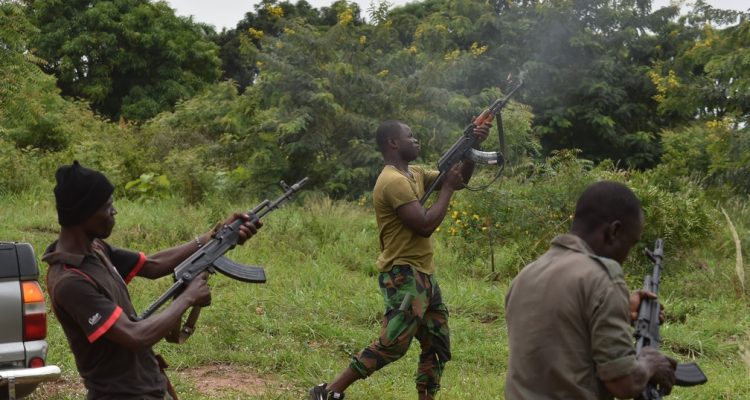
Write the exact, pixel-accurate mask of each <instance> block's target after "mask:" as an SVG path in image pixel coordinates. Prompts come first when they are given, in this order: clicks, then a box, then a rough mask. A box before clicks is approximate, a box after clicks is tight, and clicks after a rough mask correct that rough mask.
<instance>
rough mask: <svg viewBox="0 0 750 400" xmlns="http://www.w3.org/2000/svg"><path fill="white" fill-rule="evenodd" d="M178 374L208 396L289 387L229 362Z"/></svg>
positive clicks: (278, 390)
mask: <svg viewBox="0 0 750 400" xmlns="http://www.w3.org/2000/svg"><path fill="white" fill-rule="evenodd" d="M178 374H180V377H181V378H182V379H184V380H187V381H189V382H191V383H192V384H193V386H195V389H196V390H197V391H198V392H200V393H201V394H203V395H205V396H209V397H214V396H218V395H220V394H222V393H228V392H231V393H241V394H245V395H250V396H260V395H263V394H266V393H269V392H270V393H276V392H280V391H287V390H289V389H290V388H291V387H286V386H285V385H283V384H281V383H280V382H278V381H275V380H273V379H269V378H268V377H264V376H261V375H258V374H256V373H254V372H251V371H247V370H244V369H243V368H241V367H238V366H234V365H230V364H216V365H203V366H200V367H195V368H190V369H185V370H181V371H179V372H178Z"/></svg>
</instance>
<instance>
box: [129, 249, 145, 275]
mask: <svg viewBox="0 0 750 400" xmlns="http://www.w3.org/2000/svg"><path fill="white" fill-rule="evenodd" d="M144 265H146V255H145V254H143V252H141V258H140V259H138V262H137V263H136V264H135V267H133V269H132V270H131V271H130V273H129V274H128V276H126V277H125V283H130V281H132V280H133V278H135V276H136V275H138V272H140V270H141V269H142V268H143V266H144Z"/></svg>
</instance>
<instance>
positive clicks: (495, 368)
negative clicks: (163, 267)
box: [0, 192, 750, 400]
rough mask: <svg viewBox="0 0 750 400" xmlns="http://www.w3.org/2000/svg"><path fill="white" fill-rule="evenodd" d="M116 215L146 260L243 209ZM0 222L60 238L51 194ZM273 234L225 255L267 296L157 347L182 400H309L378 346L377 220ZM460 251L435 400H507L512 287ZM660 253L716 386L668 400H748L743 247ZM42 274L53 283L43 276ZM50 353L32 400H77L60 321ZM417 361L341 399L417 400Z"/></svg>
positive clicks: (674, 326) (236, 303)
mask: <svg viewBox="0 0 750 400" xmlns="http://www.w3.org/2000/svg"><path fill="white" fill-rule="evenodd" d="M115 204H116V206H117V208H118V211H119V214H118V225H117V226H116V227H115V232H114V234H113V236H112V237H111V238H110V239H109V242H110V243H112V244H114V245H117V246H121V247H126V248H130V249H135V250H141V251H144V252H146V253H151V252H155V251H157V250H159V249H162V248H165V247H169V246H172V245H174V244H177V243H181V242H185V241H188V240H191V239H192V238H193V237H194V236H195V235H196V234H198V233H201V232H204V231H206V230H208V229H209V227H210V226H212V225H213V223H214V222H216V221H218V220H220V219H222V218H223V217H224V216H225V215H226V214H228V213H229V212H230V211H234V210H240V209H244V208H249V207H248V206H249V205H247V204H244V205H238V204H234V205H227V204H222V203H219V202H217V201H209V202H207V203H205V204H201V205H199V206H187V205H184V204H183V203H181V202H179V201H177V200H165V201H160V202H145V203H141V202H132V201H128V200H117V201H116V203H115ZM0 210H2V211H1V213H2V218H0V238H1V239H2V240H8V241H10V240H13V241H25V242H30V243H31V244H32V245H33V246H34V249H35V250H36V252H37V256H38V257H39V256H41V253H42V251H43V249H44V248H45V247H46V246H47V245H48V244H49V243H50V242H51V241H53V240H54V239H55V238H56V234H57V230H58V227H57V222H56V215H55V212H54V203H53V200H52V195H51V192H43V193H37V194H32V193H29V194H24V195H18V196H6V197H3V198H0ZM728 211H729V214H730V215H732V217H733V219H734V222H735V224H736V225H737V230H738V232H739V234H740V238H744V239H745V240H746V238H747V237H748V235H747V232H748V231H747V228H748V226H749V225H750V223H749V222H750V215H749V214H748V213H747V210H746V208H745V207H743V206H737V207H734V208H728ZM265 224H266V225H265V227H264V228H263V229H262V231H261V233H259V234H258V235H257V236H256V237H255V238H253V239H252V240H251V241H250V242H248V243H247V244H246V245H245V246H243V247H239V248H237V249H235V250H233V251H232V252H231V253H230V254H229V255H230V256H231V258H232V259H234V260H235V261H238V262H242V263H246V264H256V265H262V266H265V267H266V271H267V275H268V283H267V284H264V285H251V284H242V283H239V282H236V281H232V280H231V279H229V278H227V277H224V276H213V277H212V278H211V280H210V283H211V286H212V288H213V302H212V306H211V307H210V308H208V309H205V310H204V311H203V313H202V316H201V319H200V321H199V323H198V330H197V332H196V333H195V334H194V335H193V337H192V338H191V339H190V340H189V341H188V342H187V343H186V344H184V345H181V346H176V345H172V344H168V343H160V344H158V345H157V346H156V351H157V352H158V353H161V354H163V355H164V356H165V357H166V359H167V360H168V361H169V362H170V364H171V368H170V372H169V373H170V376H171V378H172V380H173V382H174V383H175V385H176V387H177V390H178V392H179V393H180V395H181V399H188V400H190V399H302V398H305V392H306V390H307V389H308V388H309V387H310V386H312V385H314V384H317V383H319V382H322V381H328V380H330V379H332V378H333V377H334V376H335V375H336V374H337V373H338V372H339V371H340V370H341V369H342V368H344V367H345V366H346V365H347V363H348V360H349V357H350V356H351V355H352V354H353V353H356V352H358V351H359V350H360V349H361V348H362V347H363V346H365V345H366V344H368V343H369V342H370V341H371V340H373V339H374V338H375V337H376V333H377V331H378V327H379V324H380V318H381V316H382V312H383V310H382V300H381V298H380V294H379V292H378V290H377V280H376V272H375V268H374V260H375V257H376V255H377V246H378V239H377V231H376V226H375V221H374V217H373V215H372V212H371V210H369V209H368V208H367V207H362V206H358V205H354V204H350V203H335V202H331V201H329V200H325V199H317V200H316V199H307V201H304V202H302V201H299V202H298V203H297V204H295V205H292V206H289V207H287V208H284V209H281V210H279V211H278V212H276V213H274V214H272V215H270V216H268V217H267V218H266V220H265ZM721 226H724V225H721ZM563 230H564V229H563ZM458 240H461V239H459V238H456V237H451V236H449V235H447V234H445V232H441V233H439V234H438V235H436V241H435V247H436V261H437V265H438V279H439V281H440V284H441V287H442V290H443V293H444V296H445V300H446V302H447V304H448V306H449V308H450V311H451V320H450V326H451V335H452V351H453V360H452V361H451V362H450V363H449V364H448V367H447V370H446V373H445V375H444V378H443V390H442V391H441V392H440V393H441V394H440V396H439V398H440V399H446V400H447V399H479V400H482V399H501V398H503V396H502V393H503V386H504V378H505V370H506V362H507V340H506V329H505V322H504V315H503V299H504V295H505V292H506V290H507V287H508V284H509V283H510V279H511V278H512V276H505V275H502V274H501V275H494V276H493V279H489V278H488V277H489V275H490V274H489V272H490V271H489V268H490V267H489V261H487V260H488V256H487V253H488V251H487V250H486V249H485V250H483V251H482V252H483V253H484V254H485V256H484V257H482V258H479V259H472V260H466V259H465V258H464V257H462V254H463V252H462V251H461V248H462V246H459V245H457V241H458ZM504 243H505V245H506V246H507V247H506V248H515V249H524V247H525V246H527V245H528V243H524V242H523V241H514V239H513V238H507V239H505V242H504ZM511 245H512V246H511ZM521 251H522V250H521ZM666 251H667V260H666V262H665V268H666V269H665V272H664V277H663V282H662V302H663V303H664V304H665V305H666V307H667V314H668V320H667V322H666V324H665V325H664V326H663V329H662V334H663V340H664V346H665V347H666V351H667V352H668V353H670V354H672V355H674V356H675V357H677V358H678V359H679V360H681V361H688V360H694V361H696V362H698V363H699V364H700V365H701V367H702V368H703V370H704V372H705V373H706V374H707V375H708V377H709V382H708V384H706V385H703V386H700V387H696V388H677V389H675V390H674V392H673V395H672V396H670V398H672V399H747V398H750V379H748V369H747V366H746V365H745V363H744V362H743V359H742V357H741V355H740V348H741V346H742V345H744V344H746V343H747V342H748V337H747V332H748V331H750V316H748V301H747V296H746V293H747V292H746V291H743V288H742V287H741V285H740V283H739V282H738V277H737V273H736V269H735V268H736V265H735V264H736V262H735V244H734V242H733V241H732V239H731V236H730V233H729V231H728V229H725V230H721V231H717V232H716V233H715V235H714V236H713V237H712V238H710V239H709V240H707V241H706V242H705V243H703V244H702V245H701V246H699V247H697V248H695V249H692V250H691V252H690V253H689V254H687V253H686V254H682V255H679V256H678V255H677V254H674V253H670V248H669V243H667V244H666ZM634 253H635V252H634ZM534 256H536V254H523V256H519V257H518V260H519V261H518V262H517V264H518V265H512V266H505V268H504V270H509V271H514V270H517V269H518V268H520V267H522V264H521V261H520V260H526V261H530V260H531V259H533V257H534ZM631 257H639V255H636V254H634V255H632V256H631ZM41 268H42V270H43V271H44V270H46V265H44V264H42V265H41ZM625 271H626V273H628V271H631V272H630V274H629V276H628V281H629V282H630V283H631V288H635V287H636V286H639V285H640V283H641V282H642V273H643V270H642V269H633V268H630V269H629V268H628V265H626V266H625ZM170 284H171V279H169V278H164V279H161V280H158V281H148V280H144V279H136V280H134V281H133V282H132V283H131V285H130V290H131V293H132V297H133V301H134V303H135V305H136V309H137V310H143V308H144V307H145V306H146V305H148V304H149V303H150V302H151V301H153V300H154V299H155V298H156V297H157V296H158V295H159V294H161V293H162V292H163V291H164V290H165V289H166V288H167V287H168V286H169V285H170ZM551 340H554V338H551ZM48 342H49V345H50V349H49V359H48V361H49V362H50V363H54V364H57V365H59V366H60V367H61V368H62V370H63V378H62V379H61V380H60V381H59V382H57V383H55V384H48V385H45V386H44V387H41V388H40V389H39V390H37V392H36V393H35V394H34V395H33V397H32V398H33V399H49V400H57V399H74V398H82V397H83V391H82V388H81V385H80V382H79V380H78V376H77V373H76V369H75V364H74V362H73V358H72V355H71V353H70V351H69V349H68V346H67V343H66V341H65V338H64V335H63V334H62V331H61V329H60V326H59V324H58V323H57V321H56V320H55V319H54V317H52V316H50V318H49V336H48ZM418 350H419V349H418V344H417V343H416V342H415V343H414V345H413V346H412V348H411V350H410V351H409V353H408V355H407V356H406V357H405V358H404V359H402V360H399V361H398V362H396V363H394V364H392V365H390V366H388V367H386V368H385V369H384V370H381V371H380V372H378V373H376V374H375V375H374V376H373V377H371V378H369V379H367V380H365V381H360V382H358V383H356V384H355V385H354V386H352V388H351V389H350V390H349V391H348V392H347V398H348V399H382V400H397V399H398V400H401V399H414V398H416V395H415V392H414V383H413V376H414V371H415V368H416V363H417V361H416V360H417V356H418Z"/></svg>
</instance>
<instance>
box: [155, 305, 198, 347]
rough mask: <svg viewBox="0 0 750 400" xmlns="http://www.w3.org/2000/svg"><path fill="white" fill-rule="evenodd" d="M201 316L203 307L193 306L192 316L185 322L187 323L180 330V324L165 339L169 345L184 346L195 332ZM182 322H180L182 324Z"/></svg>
mask: <svg viewBox="0 0 750 400" xmlns="http://www.w3.org/2000/svg"><path fill="white" fill-rule="evenodd" d="M200 315H201V307H198V306H193V309H192V310H190V314H189V315H188V317H187V320H185V323H184V324H183V325H182V327H181V328H180V325H179V324H178V325H177V326H176V327H175V329H173V330H172V331H170V332H169V333H168V334H167V336H165V337H164V339H166V341H167V342H169V343H177V344H183V343H185V341H186V340H188V338H189V337H190V335H192V334H193V332H195V323H196V322H198V317H199V316H200ZM181 322H182V321H180V323H181Z"/></svg>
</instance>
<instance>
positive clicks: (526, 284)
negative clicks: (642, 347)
mask: <svg viewBox="0 0 750 400" xmlns="http://www.w3.org/2000/svg"><path fill="white" fill-rule="evenodd" d="M628 297H629V295H628V290H627V287H626V285H625V281H624V279H623V273H622V268H621V267H620V264H619V263H618V262H616V261H614V260H611V259H608V258H603V257H597V256H596V255H594V254H593V253H592V250H591V249H590V248H589V247H588V245H587V244H586V243H585V242H584V241H583V240H582V239H580V238H579V237H578V236H575V235H572V234H566V235H561V236H558V237H556V238H555V239H554V240H553V241H552V247H551V248H550V249H549V250H548V251H547V252H546V253H545V254H544V255H542V256H541V257H540V258H539V259H538V260H536V261H534V262H533V263H531V264H529V265H527V266H526V267H525V268H524V269H523V270H522V271H521V272H520V273H519V274H518V276H516V278H515V279H514V280H513V282H512V283H511V287H510V289H509V290H508V294H507V295H506V297H505V319H506V322H507V325H508V343H509V353H510V357H509V361H508V374H507V377H506V383H505V398H506V399H508V400H515V399H535V400H545V399H550V400H551V399H571V400H573V399H575V400H588V399H591V400H594V399H611V398H612V396H611V395H610V394H609V392H607V390H606V388H605V387H604V383H603V381H607V380H611V379H615V378H619V377H621V376H625V375H627V374H630V373H631V372H632V371H633V369H634V368H635V367H636V359H635V349H634V347H633V337H632V331H631V327H630V315H629V312H628Z"/></svg>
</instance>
